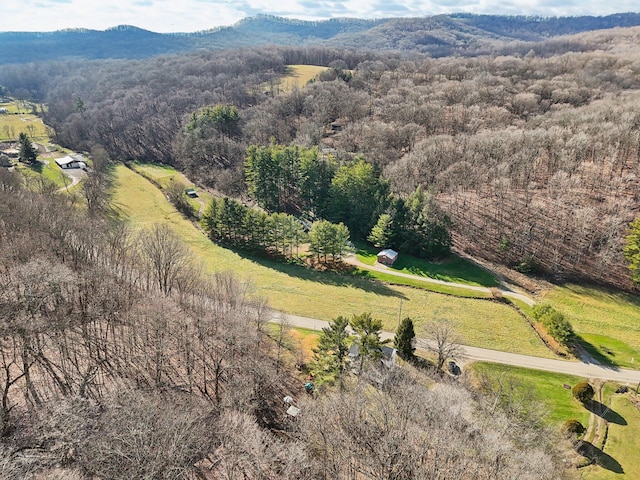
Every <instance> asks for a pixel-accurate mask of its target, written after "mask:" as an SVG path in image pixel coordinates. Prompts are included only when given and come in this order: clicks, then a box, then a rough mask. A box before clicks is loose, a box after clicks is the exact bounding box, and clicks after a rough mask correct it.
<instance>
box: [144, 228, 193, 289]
mask: <svg viewBox="0 0 640 480" xmlns="http://www.w3.org/2000/svg"><path fill="white" fill-rule="evenodd" d="M140 246H141V250H142V254H143V257H144V259H145V260H146V263H147V266H148V267H149V270H150V273H151V276H152V278H153V281H154V282H155V283H156V285H157V286H158V288H159V289H160V291H161V292H162V293H163V294H164V295H169V294H170V293H171V290H173V288H174V287H175V286H176V284H177V282H178V280H179V279H180V277H181V276H183V275H188V274H189V270H190V269H189V266H190V261H189V248H188V247H187V245H186V244H184V243H183V242H182V240H181V239H180V238H179V237H178V235H176V234H175V233H174V232H173V230H171V228H169V227H168V226H166V225H156V226H154V227H152V228H150V229H147V230H145V231H143V232H142V233H141V234H140Z"/></svg>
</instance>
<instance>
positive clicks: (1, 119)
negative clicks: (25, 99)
mask: <svg viewBox="0 0 640 480" xmlns="http://www.w3.org/2000/svg"><path fill="white" fill-rule="evenodd" d="M0 108H6V109H7V110H8V111H9V113H6V114H0V142H6V141H15V140H17V139H18V136H19V135H20V133H26V134H27V135H29V137H30V138H32V139H33V140H36V141H48V140H49V136H48V133H47V127H46V126H45V125H44V123H42V119H40V118H39V117H37V116H36V115H33V114H32V113H31V109H30V108H24V107H23V106H21V105H20V106H19V105H18V104H17V103H16V102H11V103H3V104H1V105H0ZM30 125H31V126H33V135H32V134H31V132H30V131H29V128H28V127H29V126H30ZM12 133H13V135H12Z"/></svg>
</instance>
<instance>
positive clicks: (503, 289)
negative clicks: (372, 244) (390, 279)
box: [344, 255, 535, 305]
mask: <svg viewBox="0 0 640 480" xmlns="http://www.w3.org/2000/svg"><path fill="white" fill-rule="evenodd" d="M344 261H345V262H346V263H349V264H351V265H355V266H356V267H358V268H361V269H362V270H372V271H374V272H382V273H388V274H392V275H395V276H396V277H402V278H410V279H411V280H418V281H422V282H426V283H436V284H438V285H449V286H451V287H457V288H463V289H466V290H473V291H475V292H484V293H491V289H490V288H487V287H480V286H477V285H467V284H465V283H456V282H447V281H445V280H438V279H435V278H429V277H421V276H419V275H412V274H410V273H404V272H399V271H398V270H394V269H392V268H389V267H387V266H385V265H380V264H379V263H376V264H375V265H367V264H365V263H362V262H361V261H360V260H358V258H357V257H356V256H355V255H349V256H348V257H346V258H344ZM498 288H499V290H500V291H501V292H502V295H504V296H505V297H509V298H515V299H518V300H521V301H523V302H525V303H526V304H527V305H534V304H535V300H533V299H532V298H531V297H528V296H527V295H524V294H522V293H518V292H514V291H513V290H510V289H509V288H507V287H506V286H504V285H500V286H499V287H498Z"/></svg>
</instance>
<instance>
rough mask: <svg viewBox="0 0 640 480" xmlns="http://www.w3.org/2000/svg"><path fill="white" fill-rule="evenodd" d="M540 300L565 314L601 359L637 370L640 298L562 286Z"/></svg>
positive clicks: (590, 288)
mask: <svg viewBox="0 0 640 480" xmlns="http://www.w3.org/2000/svg"><path fill="white" fill-rule="evenodd" d="M542 301H543V302H548V303H550V304H551V305H553V306H554V307H555V308H557V309H558V310H559V311H561V312H562V313H564V314H565V315H566V317H567V318H568V320H569V321H570V322H571V324H572V325H573V328H574V330H575V331H576V333H577V334H578V335H580V336H584V337H583V338H584V340H586V343H587V345H588V346H589V347H590V348H594V349H596V350H597V353H598V354H599V358H600V359H601V360H604V361H607V360H608V361H610V362H612V363H614V364H616V365H618V366H622V367H630V368H640V297H638V296H635V295H629V294H626V293H620V292H613V291H608V290H605V289H600V288H594V287H583V286H579V285H564V286H561V287H556V288H554V289H553V290H551V291H550V292H548V293H547V294H546V295H545V297H544V299H543V300H542Z"/></svg>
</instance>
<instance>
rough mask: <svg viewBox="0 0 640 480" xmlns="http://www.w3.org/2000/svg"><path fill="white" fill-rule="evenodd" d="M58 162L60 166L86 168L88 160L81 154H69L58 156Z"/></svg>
mask: <svg viewBox="0 0 640 480" xmlns="http://www.w3.org/2000/svg"><path fill="white" fill-rule="evenodd" d="M56 163H57V164H58V165H59V166H60V168H64V169H67V168H82V169H83V170H86V168H87V162H85V161H84V157H83V156H81V155H67V156H66V157H62V158H56Z"/></svg>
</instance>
